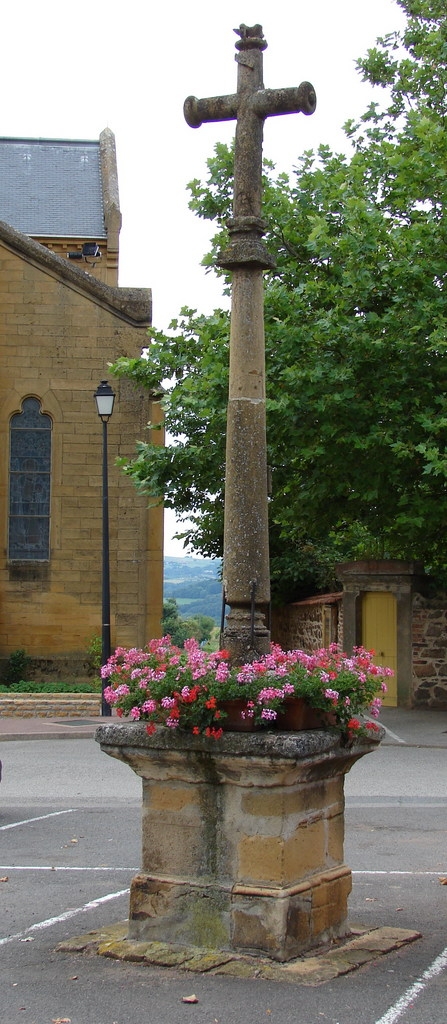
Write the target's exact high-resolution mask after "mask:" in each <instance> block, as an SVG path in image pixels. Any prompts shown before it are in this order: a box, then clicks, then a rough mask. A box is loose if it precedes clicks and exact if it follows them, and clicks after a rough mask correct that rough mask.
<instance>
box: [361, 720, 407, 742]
mask: <svg viewBox="0 0 447 1024" xmlns="http://www.w3.org/2000/svg"><path fill="white" fill-rule="evenodd" d="M370 721H375V719H370ZM380 725H381V726H382V729H385V732H386V734H387V736H390V737H391V739H392V740H395V741H396V743H402V744H403V745H404V746H407V741H406V740H402V739H401V738H400V736H397V734H396V733H395V732H391V729H388V728H387V726H386V725H384V724H383V722H380Z"/></svg>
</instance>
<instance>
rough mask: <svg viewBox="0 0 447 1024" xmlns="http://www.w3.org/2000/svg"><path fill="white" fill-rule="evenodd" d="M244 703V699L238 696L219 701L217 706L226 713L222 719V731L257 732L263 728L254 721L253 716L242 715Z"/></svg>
mask: <svg viewBox="0 0 447 1024" xmlns="http://www.w3.org/2000/svg"><path fill="white" fill-rule="evenodd" d="M246 703H247V702H246V701H245V700H241V699H240V698H235V699H234V700H221V701H219V707H220V708H221V709H222V711H225V712H226V715H227V717H226V718H223V719H222V729H223V731H224V732H259V730H260V729H262V728H263V726H262V725H258V723H257V722H255V720H254V718H249V717H248V716H247V717H246V718H243V717H242V712H243V711H245V708H246Z"/></svg>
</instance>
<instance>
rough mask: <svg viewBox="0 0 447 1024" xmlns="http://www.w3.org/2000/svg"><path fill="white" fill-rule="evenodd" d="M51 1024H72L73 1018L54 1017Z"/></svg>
mask: <svg viewBox="0 0 447 1024" xmlns="http://www.w3.org/2000/svg"><path fill="white" fill-rule="evenodd" d="M51 1024H71V1017H53V1018H52V1021H51Z"/></svg>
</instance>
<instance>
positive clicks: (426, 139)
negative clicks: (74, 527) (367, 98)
mask: <svg viewBox="0 0 447 1024" xmlns="http://www.w3.org/2000/svg"><path fill="white" fill-rule="evenodd" d="M398 3H399V5H400V7H402V8H403V10H404V11H405V13H406V15H407V22H406V26H405V28H404V29H403V30H402V31H401V32H396V33H392V34H391V35H389V36H387V37H386V38H385V39H379V40H378V41H377V45H376V47H375V48H374V49H372V50H370V51H369V52H368V54H367V56H366V57H365V58H364V59H363V60H360V61H359V62H358V69H359V72H360V74H361V75H362V77H363V79H364V80H366V81H369V82H370V83H373V84H374V85H376V86H377V88H378V91H379V95H380V100H381V102H380V103H379V102H377V103H374V104H372V105H371V106H370V107H369V108H368V110H367V111H366V112H365V114H364V116H363V117H362V118H361V119H360V121H359V122H358V123H353V122H349V123H348V124H347V125H346V126H345V132H346V135H347V139H348V140H349V143H350V147H351V149H350V153H349V155H344V154H338V153H333V152H332V151H331V150H330V149H329V148H328V147H327V146H321V147H320V148H319V150H318V152H317V153H316V154H314V153H305V154H304V155H303V156H302V158H301V159H300V161H299V163H298V166H297V167H296V169H295V172H294V174H293V175H292V176H288V175H287V174H284V173H276V172H275V169H274V167H272V166H271V165H266V167H265V185H264V215H265V218H266V220H267V222H268V231H267V235H266V240H267V244H268V246H269V249H270V250H271V252H272V253H273V254H274V255H275V257H276V261H277V268H276V270H275V271H273V272H272V273H271V274H269V275H268V276H267V277H266V296H265V322H266V356H267V388H268V446H269V462H270V464H271V467H272V497H271V502H270V521H271V548H272V577H273V586H274V589H275V588H276V589H277V590H279V591H280V592H282V594H283V596H291V595H292V594H293V593H295V594H298V593H302V592H304V591H305V590H306V589H307V590H309V589H321V588H322V587H325V586H328V585H330V583H331V580H333V578H334V564H335V562H336V560H337V559H340V558H345V557H356V556H357V555H362V554H363V555H365V554H366V555H367V554H369V555H374V554H382V555H390V556H400V557H408V558H421V559H422V560H423V561H424V562H425V563H426V566H427V567H429V568H431V570H432V572H433V573H434V574H435V575H437V577H438V579H444V578H445V577H447V549H446V544H445V542H444V537H443V533H444V531H443V524H444V521H445V520H446V516H447V489H446V479H447V397H446V390H447V388H446V385H447V367H446V346H447V220H446V209H447V206H446V200H447V134H446V128H447V120H446V114H447V93H446V86H445V82H446V79H447V14H446V12H445V0H398ZM190 189H191V195H192V198H191V206H192V208H193V209H195V210H196V211H197V213H198V214H199V216H201V217H205V218H209V219H210V220H214V221H216V222H217V225H218V230H217V234H216V236H215V237H214V239H213V242H212V251H211V253H210V254H209V255H208V256H207V257H206V258H205V260H204V262H205V263H206V264H208V265H212V264H213V263H214V258H215V255H216V252H217V250H218V249H219V248H220V247H221V246H222V245H223V244H224V242H225V227H224V224H225V221H226V219H227V217H228V216H229V215H230V212H231V211H230V207H231V193H232V153H231V150H229V149H228V148H227V147H225V146H218V147H216V151H215V155H214V156H213V158H212V159H210V160H209V162H208V177H207V180H206V181H205V182H204V183H200V182H197V181H196V182H193V183H192V184H191V186H190ZM222 276H223V285H224V286H228V282H227V281H226V279H225V275H224V274H222ZM171 327H172V332H173V333H172V336H170V337H165V336H164V335H162V334H160V333H159V332H156V331H154V332H153V337H152V343H151V345H150V346H149V349H148V354H147V357H145V358H144V359H141V360H120V361H119V363H118V364H117V366H116V372H117V373H120V374H125V375H126V376H129V377H131V378H132V379H134V380H135V381H138V382H139V383H141V382H143V383H145V384H146V385H147V386H148V387H150V388H152V389H155V388H159V386H160V384H161V382H162V381H164V382H166V381H168V383H167V385H166V391H165V398H164V406H165V416H166V426H167V429H168V431H169V434H170V435H171V437H172V438H173V439H174V442H175V443H174V445H173V446H171V447H168V448H166V449H160V448H159V447H156V446H152V445H151V444H150V443H148V442H145V441H141V442H139V444H138V450H137V455H136V458H135V460H134V461H133V462H132V463H131V464H129V465H128V466H127V471H128V472H130V473H131V474H132V475H133V476H134V478H135V480H136V481H137V482H138V484H139V486H141V487H143V489H144V490H146V491H147V492H148V493H150V494H152V495H156V496H159V497H164V499H165V501H166V504H167V505H168V507H172V508H175V509H176V510H177V513H178V514H180V515H183V516H188V517H189V518H190V519H191V520H192V522H193V524H194V530H193V531H189V532H188V540H189V541H190V542H192V544H193V546H194V547H195V548H196V549H197V550H198V551H200V552H201V553H203V554H213V553H215V554H217V553H220V550H221V537H222V518H223V501H222V489H223V480H224V434H225V407H226V394H227V380H228V369H227V360H228V315H227V314H226V313H225V312H223V311H216V312H215V313H214V315H213V316H208V317H207V316H201V315H198V314H197V312H196V311H191V310H183V311H182V313H181V315H180V318H179V319H178V321H175V322H174V323H173V324H172V325H171Z"/></svg>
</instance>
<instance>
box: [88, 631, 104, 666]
mask: <svg viewBox="0 0 447 1024" xmlns="http://www.w3.org/2000/svg"><path fill="white" fill-rule="evenodd" d="M101 659H102V637H100V636H98V635H97V634H96V633H94V634H93V636H91V637H90V639H89V641H88V645H87V661H88V666H89V670H90V672H98V671H99V669H100V668H101Z"/></svg>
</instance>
